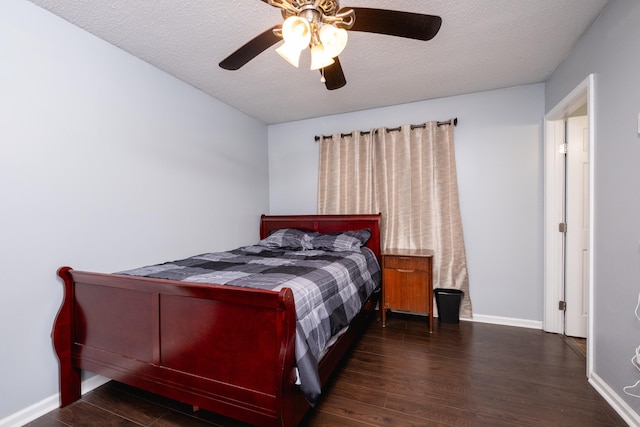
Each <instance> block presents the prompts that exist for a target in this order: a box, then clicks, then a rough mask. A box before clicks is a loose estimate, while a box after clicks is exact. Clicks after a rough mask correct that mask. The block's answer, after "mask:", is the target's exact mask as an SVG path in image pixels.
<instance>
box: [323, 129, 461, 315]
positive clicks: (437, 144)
mask: <svg viewBox="0 0 640 427" xmlns="http://www.w3.org/2000/svg"><path fill="white" fill-rule="evenodd" d="M378 212H381V213H382V229H381V233H382V236H381V237H382V246H383V249H389V248H406V249H433V250H434V259H433V283H434V287H441V288H455V289H460V290H462V291H464V298H463V300H462V304H461V307H460V315H461V316H463V317H471V316H472V309H471V300H470V298H469V277H468V272H467V261H466V253H465V248H464V236H463V233H462V219H461V216H460V203H459V196H458V181H457V172H456V163H455V152H454V144H453V126H451V125H440V126H439V125H438V123H437V122H435V121H434V122H428V123H425V125H424V126H422V125H420V126H412V125H404V126H401V127H400V128H396V129H386V128H379V129H373V130H372V131H371V132H360V131H354V132H352V133H350V134H346V135H345V134H334V135H332V136H331V138H327V137H324V138H321V139H320V161H319V176H318V213H319V214H346V213H378Z"/></svg>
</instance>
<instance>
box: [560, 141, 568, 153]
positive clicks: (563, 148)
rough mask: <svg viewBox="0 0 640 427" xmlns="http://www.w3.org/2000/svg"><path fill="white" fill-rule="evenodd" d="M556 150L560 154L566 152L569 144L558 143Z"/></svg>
mask: <svg viewBox="0 0 640 427" xmlns="http://www.w3.org/2000/svg"><path fill="white" fill-rule="evenodd" d="M558 152H559V153H560V154H567V152H569V144H567V143H566V142H565V143H564V144H560V146H558Z"/></svg>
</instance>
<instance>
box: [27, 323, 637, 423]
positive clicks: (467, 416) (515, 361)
mask: <svg viewBox="0 0 640 427" xmlns="http://www.w3.org/2000/svg"><path fill="white" fill-rule="evenodd" d="M387 322H388V323H387V327H386V328H384V329H383V328H382V327H381V326H380V323H379V322H374V323H372V324H371V325H370V326H369V328H368V329H367V332H366V333H365V335H364V336H363V338H362V339H361V340H360V341H359V342H358V343H357V344H356V346H355V347H354V349H353V352H352V353H351V355H350V356H349V357H348V358H347V359H346V360H345V362H344V364H343V365H342V366H341V367H340V368H339V369H338V370H337V372H336V374H335V375H334V378H333V379H332V381H331V382H330V384H329V385H328V387H327V388H325V391H324V397H323V399H322V401H321V402H320V404H319V405H318V406H317V407H316V408H315V410H313V411H311V412H310V413H309V414H308V416H307V417H306V418H305V420H304V422H303V425H304V426H306V427H319V426H332V427H333V426H341V427H356V426H358V427H364V426H369V427H371V426H559V425H564V426H575V425H579V426H625V425H626V423H625V422H624V421H623V420H622V419H621V418H620V417H619V416H618V415H617V414H616V413H615V411H613V409H611V408H610V407H609V406H608V404H607V403H606V402H605V401H604V400H603V399H602V397H600V395H599V394H598V393H597V392H596V391H595V390H594V389H593V388H592V387H591V386H590V385H589V384H588V382H587V379H586V376H585V358H584V355H583V354H582V353H581V352H580V351H577V350H576V348H575V346H571V345H569V344H568V342H567V340H566V339H565V338H564V337H562V336H559V335H554V334H547V333H544V332H542V331H539V330H533V329H524V328H514V327H507V326H498V325H489V324H482V323H473V322H464V321H463V322H461V323H459V324H446V323H442V324H440V323H438V322H437V321H436V323H435V325H434V332H433V334H431V335H430V334H429V333H428V332H427V330H426V327H427V325H426V320H425V318H424V317H417V316H406V315H400V314H396V313H391V314H390V315H389V318H388V321H387ZM27 425H28V426H30V427H41V426H47V427H49V426H51V427H56V426H83V427H91V426H154V427H166V426H185V427H191V426H206V427H210V426H212V425H214V426H225V427H236V426H243V424H242V423H238V422H236V421H233V420H229V419H226V418H222V417H220V416H218V415H216V414H213V413H210V412H208V411H204V410H200V411H197V412H193V411H192V409H191V407H189V406H187V405H184V404H181V403H178V402H175V401H171V400H168V399H165V398H162V397H159V396H156V395H152V394H149V393H145V392H142V391H140V390H136V389H133V388H130V387H128V386H125V385H123V384H120V383H116V382H113V381H112V382H109V383H107V384H105V385H103V386H102V387H100V388H98V389H96V390H94V391H92V392H91V393H88V394H86V395H85V396H83V398H82V400H80V401H78V402H76V403H74V404H72V405H70V406H68V407H66V408H63V409H56V410H54V411H52V412H50V413H49V414H47V415H45V416H43V417H41V418H39V419H37V420H35V421H33V422H32V423H29V424H27Z"/></svg>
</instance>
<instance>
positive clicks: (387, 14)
mask: <svg viewBox="0 0 640 427" xmlns="http://www.w3.org/2000/svg"><path fill="white" fill-rule="evenodd" d="M347 9H353V10H354V12H355V15H356V22H355V23H354V24H353V27H351V31H365V32H367V33H378V34H387V35H390V36H397V37H405V38H408V39H416V40H425V41H426V40H431V39H432V38H434V37H435V35H436V34H438V31H439V30H440V26H441V25H442V18H440V17H439V16H435V15H423V14H421V13H412V12H402V11H397V10H387V9H372V8H368V7H352V8H347Z"/></svg>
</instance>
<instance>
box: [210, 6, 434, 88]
mask: <svg viewBox="0 0 640 427" xmlns="http://www.w3.org/2000/svg"><path fill="white" fill-rule="evenodd" d="M262 1H263V2H265V3H267V4H269V5H271V6H274V7H277V8H279V9H281V10H282V17H283V18H284V19H285V21H284V22H283V24H282V25H276V26H274V27H272V28H269V29H268V30H266V31H264V32H263V33H261V34H258V35H257V36H256V37H254V38H253V39H251V40H250V41H249V42H247V43H246V44H245V45H244V46H242V47H240V48H239V49H238V50H236V51H235V52H233V53H232V54H231V55H229V56H228V57H227V58H225V59H224V60H222V62H220V64H219V65H220V67H222V68H224V69H226V70H238V69H240V68H241V67H242V66H243V65H245V64H246V63H248V62H249V61H251V60H252V59H253V58H255V57H256V56H258V55H259V54H261V53H262V52H264V51H265V50H266V49H268V48H269V47H271V46H273V45H274V44H276V43H278V42H279V41H281V40H283V39H284V44H283V45H282V46H280V47H279V48H278V49H276V52H278V54H280V56H282V57H283V58H284V59H286V60H287V61H288V62H290V63H291V64H292V65H294V66H296V67H297V66H298V59H299V57H300V53H301V52H302V50H304V49H306V48H307V47H309V48H310V49H311V69H318V70H320V73H321V76H322V77H321V81H322V82H324V83H325V85H326V87H327V89H329V90H334V89H339V88H341V87H343V86H344V85H345V84H346V83H347V81H346V79H345V76H344V72H343V70H342V66H341V65H340V61H339V60H338V55H339V54H340V53H341V52H342V50H343V49H344V47H345V46H346V43H347V38H348V36H347V30H349V31H362V32H368V33H378V34H386V35H391V36H397V37H404V38H409V39H416V40H425V41H426V40H431V39H432V38H433V37H435V35H436V34H437V33H438V31H439V30H440V26H441V25H442V18H440V17H439V16H434V15H424V14H420V13H412V12H402V11H396V10H387V9H373V8H367V7H346V8H342V9H341V8H340V5H339V3H338V0H262Z"/></svg>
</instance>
